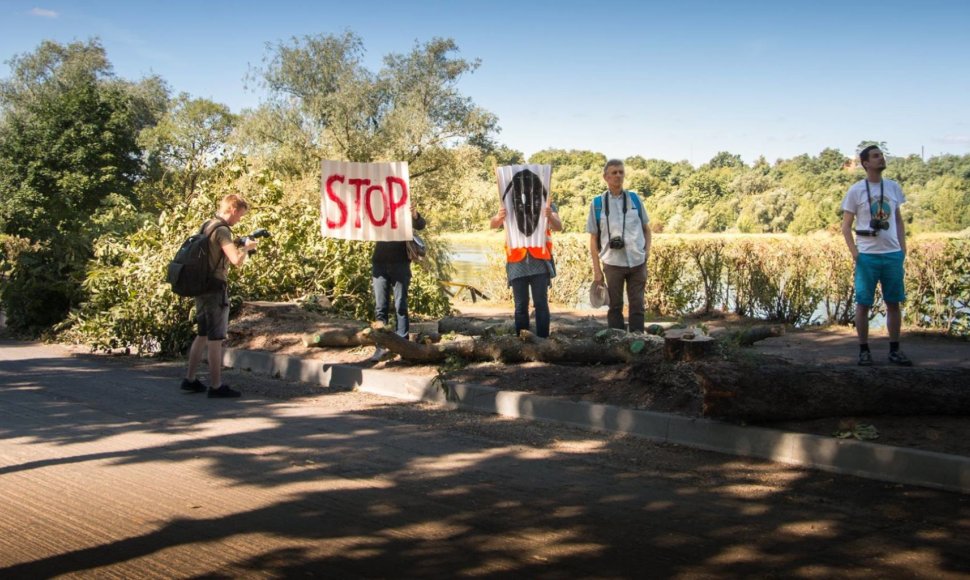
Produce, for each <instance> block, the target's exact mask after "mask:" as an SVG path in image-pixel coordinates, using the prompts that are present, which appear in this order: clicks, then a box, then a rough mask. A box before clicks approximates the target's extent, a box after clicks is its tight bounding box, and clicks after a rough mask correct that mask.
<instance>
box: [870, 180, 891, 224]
mask: <svg viewBox="0 0 970 580" xmlns="http://www.w3.org/2000/svg"><path fill="white" fill-rule="evenodd" d="M865 181H866V200H867V201H868V202H869V219H872V218H874V217H876V216H874V215H872V194H871V193H870V192H869V178H868V177H867V178H866V180H865ZM884 183H885V181H883V180H882V179H880V180H879V213H882V203H883V201H885V200H886V188H885V185H883V184H884ZM886 217H889V216H886ZM878 219H882V218H878Z"/></svg>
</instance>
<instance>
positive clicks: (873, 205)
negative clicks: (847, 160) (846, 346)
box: [842, 145, 913, 366]
mask: <svg viewBox="0 0 970 580" xmlns="http://www.w3.org/2000/svg"><path fill="white" fill-rule="evenodd" d="M859 161H861V162H862V167H863V169H865V170H866V178H865V179H863V180H861V181H859V182H857V183H854V184H853V185H852V186H851V187H850V188H849V191H848V193H846V194H845V199H844V200H843V201H842V212H843V213H842V235H843V237H845V243H846V245H847V246H849V252H851V253H852V258H853V260H855V302H856V307H855V327H856V333H857V334H858V336H859V364H860V365H861V366H870V365H872V353H870V352H869V309H870V308H872V304H873V302H874V301H875V295H876V284H880V285H881V286H882V297H883V300H884V301H885V302H886V328H887V329H888V331H889V362H891V363H893V364H897V365H902V366H911V365H912V364H913V363H912V362H911V361H910V360H909V358H908V357H907V356H906V355H905V354H903V351H901V350H899V330H900V327H901V325H902V312H901V310H900V306H899V305H900V303H901V302H903V301H905V300H906V289H905V287H904V285H903V262H904V261H905V259H906V229H905V225H904V224H903V216H902V214H901V213H900V212H899V206H900V205H902V204H903V203H905V202H906V196H904V195H903V190H902V188H900V187H899V184H898V183H896V182H895V181H893V180H891V179H883V178H882V172H883V171H884V170H885V169H886V157H885V156H884V155H883V153H882V151H880V150H879V148H878V147H876V146H875V145H870V146H869V147H866V148H865V149H863V150H862V151H861V152H860V153H859ZM853 221H854V222H855V224H854V225H853Z"/></svg>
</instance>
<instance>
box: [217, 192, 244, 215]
mask: <svg viewBox="0 0 970 580" xmlns="http://www.w3.org/2000/svg"><path fill="white" fill-rule="evenodd" d="M235 210H243V211H249V203H248V202H247V201H246V200H245V199H243V198H242V196H241V195H236V194H235V193H230V194H229V195H227V196H226V197H224V198H222V201H220V202H219V212H220V213H228V212H230V211H235Z"/></svg>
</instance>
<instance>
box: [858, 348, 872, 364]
mask: <svg viewBox="0 0 970 580" xmlns="http://www.w3.org/2000/svg"><path fill="white" fill-rule="evenodd" d="M859 366H860V367H871V366H872V353H871V352H869V351H868V350H864V351H862V352H860V353H859Z"/></svg>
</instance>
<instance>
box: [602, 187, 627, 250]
mask: <svg viewBox="0 0 970 580" xmlns="http://www.w3.org/2000/svg"><path fill="white" fill-rule="evenodd" d="M620 191H622V193H623V226H622V227H621V228H620V239H621V240H622V239H625V238H626V200H627V198H628V197H630V196H628V195H627V193H626V190H620ZM603 205H604V206H605V207H604V208H603V210H604V211H606V238H607V242H609V240H612V239H613V234H612V233H611V232H610V190H606V193H604V194H603Z"/></svg>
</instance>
